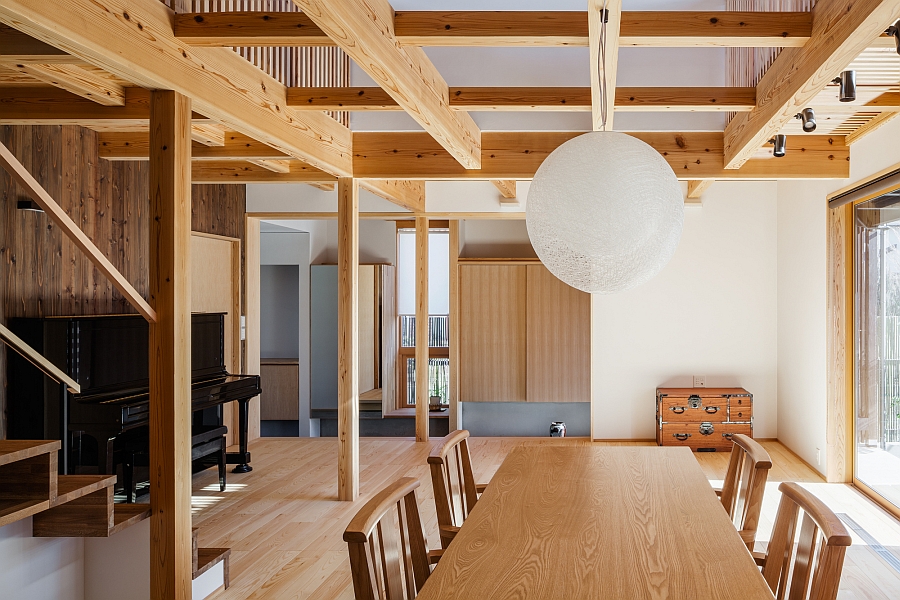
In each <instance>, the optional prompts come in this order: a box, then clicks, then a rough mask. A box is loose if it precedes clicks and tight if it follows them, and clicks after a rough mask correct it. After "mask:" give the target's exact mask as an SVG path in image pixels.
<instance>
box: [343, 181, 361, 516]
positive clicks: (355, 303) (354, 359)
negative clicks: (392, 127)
mask: <svg viewBox="0 0 900 600" xmlns="http://www.w3.org/2000/svg"><path fill="white" fill-rule="evenodd" d="M358 309H359V182H358V181H357V180H355V179H352V178H350V177H339V178H338V500H346V501H353V500H356V499H357V498H358V497H359V310H358Z"/></svg>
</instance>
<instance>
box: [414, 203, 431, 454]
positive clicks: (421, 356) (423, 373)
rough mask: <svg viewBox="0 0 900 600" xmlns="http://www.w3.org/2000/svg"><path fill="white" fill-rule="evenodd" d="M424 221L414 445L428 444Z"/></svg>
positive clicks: (423, 224) (419, 224)
mask: <svg viewBox="0 0 900 600" xmlns="http://www.w3.org/2000/svg"><path fill="white" fill-rule="evenodd" d="M430 395H431V394H430V392H429V390H428V217H416V441H417V442H427V441H428V402H429V396H430Z"/></svg>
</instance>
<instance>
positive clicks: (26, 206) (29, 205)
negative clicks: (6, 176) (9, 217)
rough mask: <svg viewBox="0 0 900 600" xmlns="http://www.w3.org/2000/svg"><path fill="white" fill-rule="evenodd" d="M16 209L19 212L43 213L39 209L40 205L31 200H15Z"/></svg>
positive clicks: (41, 209)
mask: <svg viewBox="0 0 900 600" xmlns="http://www.w3.org/2000/svg"><path fill="white" fill-rule="evenodd" d="M16 208H17V209H19V210H31V211H34V212H44V209H43V208H41V205H40V204H38V203H37V202H35V201H34V200H31V199H28V200H17V201H16Z"/></svg>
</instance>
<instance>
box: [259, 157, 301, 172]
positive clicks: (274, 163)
mask: <svg viewBox="0 0 900 600" xmlns="http://www.w3.org/2000/svg"><path fill="white" fill-rule="evenodd" d="M247 162H249V163H250V164H253V165H256V166H257V167H262V168H263V169H268V170H269V171H272V172H273V173H290V172H291V163H292V162H294V161H292V160H267V159H262V160H248V161H247Z"/></svg>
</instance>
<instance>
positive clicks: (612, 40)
mask: <svg viewBox="0 0 900 600" xmlns="http://www.w3.org/2000/svg"><path fill="white" fill-rule="evenodd" d="M604 10H605V11H606V13H605V14H604V12H603V11H604ZM587 20H588V38H589V44H590V54H591V123H592V124H593V127H594V131H601V130H602V131H607V130H609V131H612V129H613V121H614V120H615V119H614V117H615V103H616V73H617V72H618V64H619V35H620V31H619V28H620V25H621V24H622V0H588V11H587Z"/></svg>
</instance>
